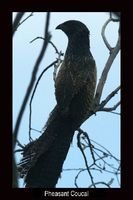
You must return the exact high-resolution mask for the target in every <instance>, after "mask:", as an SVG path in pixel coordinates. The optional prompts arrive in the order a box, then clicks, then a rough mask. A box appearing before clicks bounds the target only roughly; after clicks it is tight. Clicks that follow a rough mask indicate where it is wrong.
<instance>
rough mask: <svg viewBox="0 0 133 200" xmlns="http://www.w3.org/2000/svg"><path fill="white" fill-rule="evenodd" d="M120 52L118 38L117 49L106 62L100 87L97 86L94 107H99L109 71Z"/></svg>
mask: <svg viewBox="0 0 133 200" xmlns="http://www.w3.org/2000/svg"><path fill="white" fill-rule="evenodd" d="M119 50H120V38H118V41H117V44H116V47H115V48H114V49H113V50H112V53H111V54H110V55H109V58H108V60H107V62H106V65H105V67H104V69H103V72H102V75H101V77H100V80H99V83H98V86H97V89H96V94H95V98H94V106H97V105H99V103H100V99H101V96H102V91H103V88H104V85H105V82H106V79H107V76H108V73H109V70H110V68H111V66H112V63H113V61H114V59H115V57H116V56H117V54H118V52H119ZM95 108H96V107H95Z"/></svg>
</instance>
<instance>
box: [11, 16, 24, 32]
mask: <svg viewBox="0 0 133 200" xmlns="http://www.w3.org/2000/svg"><path fill="white" fill-rule="evenodd" d="M24 13H25V12H19V13H17V15H16V18H15V20H14V23H13V30H12V34H13V35H14V33H15V31H16V30H17V28H18V26H19V23H20V20H21V18H22V17H23V15H24Z"/></svg>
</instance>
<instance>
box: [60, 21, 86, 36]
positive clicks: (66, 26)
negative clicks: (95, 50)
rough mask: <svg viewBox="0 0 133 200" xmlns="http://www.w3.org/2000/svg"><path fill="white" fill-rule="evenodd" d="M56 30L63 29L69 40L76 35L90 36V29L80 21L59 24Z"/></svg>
mask: <svg viewBox="0 0 133 200" xmlns="http://www.w3.org/2000/svg"><path fill="white" fill-rule="evenodd" d="M56 29H61V30H62V31H63V32H64V33H65V34H66V35H67V36H68V37H69V38H70V37H73V36H74V35H75V34H77V33H78V34H79V35H84V34H89V30H88V28H87V27H86V26H85V25H84V24H83V23H82V22H80V21H77V20H69V21H66V22H64V23H62V24H59V25H58V26H57V27H56Z"/></svg>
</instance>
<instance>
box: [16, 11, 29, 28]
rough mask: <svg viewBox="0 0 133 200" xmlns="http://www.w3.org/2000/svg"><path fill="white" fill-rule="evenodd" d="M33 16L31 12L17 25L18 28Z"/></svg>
mask: <svg viewBox="0 0 133 200" xmlns="http://www.w3.org/2000/svg"><path fill="white" fill-rule="evenodd" d="M32 16H33V12H31V14H30V15H28V16H27V17H26V18H25V19H24V20H22V21H21V22H20V23H19V24H18V27H19V26H20V25H22V24H23V23H24V22H25V21H26V20H27V19H28V18H30V17H32ZM18 27H17V28H18Z"/></svg>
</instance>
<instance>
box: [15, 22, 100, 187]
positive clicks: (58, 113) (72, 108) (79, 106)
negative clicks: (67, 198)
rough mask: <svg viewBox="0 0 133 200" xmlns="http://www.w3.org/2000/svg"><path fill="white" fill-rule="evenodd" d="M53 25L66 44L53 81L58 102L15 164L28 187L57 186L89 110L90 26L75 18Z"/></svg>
mask: <svg viewBox="0 0 133 200" xmlns="http://www.w3.org/2000/svg"><path fill="white" fill-rule="evenodd" d="M56 29H61V30H62V31H63V32H64V33H65V34H66V35H67V37H68V46H67V50H66V53H65V57H64V61H63V63H62V65H61V67H60V69H59V72H58V74H57V78H56V81H55V96H56V100H57V105H56V106H55V108H54V109H53V111H52V112H51V114H50V117H49V119H48V121H47V123H46V126H45V130H44V132H43V134H42V135H41V136H40V138H38V139H37V140H36V141H34V142H32V143H29V144H28V145H26V147H25V149H24V151H23V158H22V160H21V162H20V164H19V167H18V171H19V173H20V175H21V177H25V182H26V187H28V188H53V187H55V186H56V184H57V181H58V178H59V177H60V173H61V171H62V166H63V163H64V160H65V158H66V156H67V153H68V150H69V147H70V143H71V141H72V138H73V134H74V132H75V130H77V129H78V128H79V127H80V125H81V124H82V123H83V122H84V121H85V119H86V117H87V116H88V114H89V112H91V111H92V102H93V97H94V92H95V86H96V65H95V61H94V59H93V56H92V54H91V52H90V40H89V30H88V28H87V27H86V26H85V25H84V24H83V23H82V22H80V21H76V20H70V21H66V22H64V23H62V24H60V25H59V26H57V27H56Z"/></svg>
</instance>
